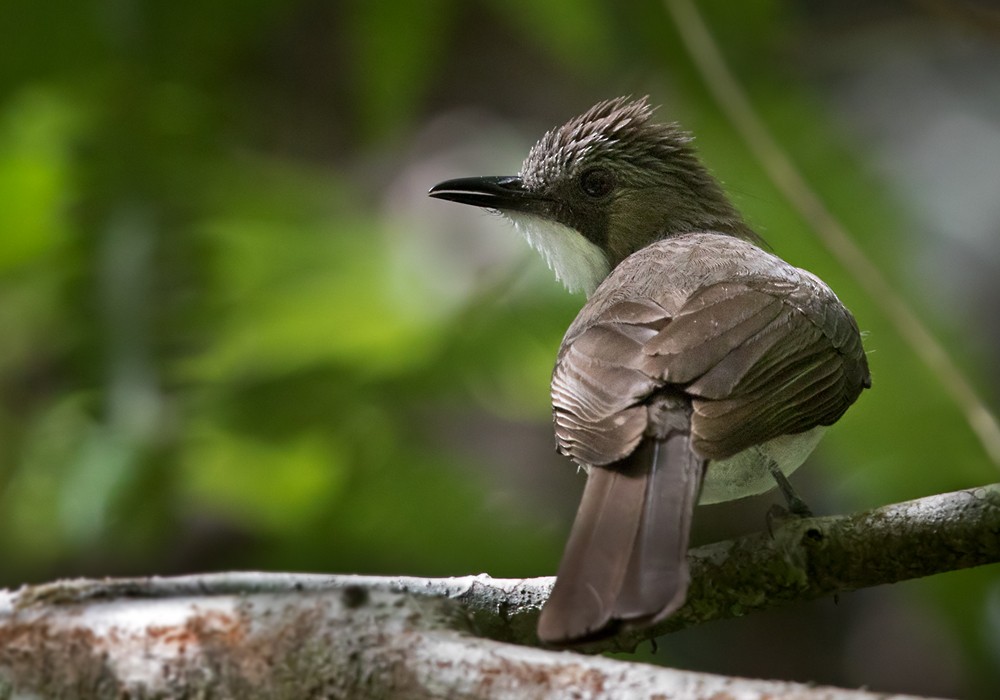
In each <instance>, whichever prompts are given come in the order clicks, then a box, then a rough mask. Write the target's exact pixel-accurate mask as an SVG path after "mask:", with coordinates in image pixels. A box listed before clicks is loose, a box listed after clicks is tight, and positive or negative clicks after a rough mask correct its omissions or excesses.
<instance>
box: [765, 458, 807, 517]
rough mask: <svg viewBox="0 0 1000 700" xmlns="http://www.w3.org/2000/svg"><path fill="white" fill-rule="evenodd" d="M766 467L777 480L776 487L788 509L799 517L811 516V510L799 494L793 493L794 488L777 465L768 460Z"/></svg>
mask: <svg viewBox="0 0 1000 700" xmlns="http://www.w3.org/2000/svg"><path fill="white" fill-rule="evenodd" d="M767 468H768V469H770V470H771V476H773V477H774V480H775V481H776V482H778V489H779V490H780V491H781V495H782V496H784V497H785V503H787V504H788V511H789V512H790V513H791V514H792V515H797V516H798V517H800V518H811V517H812V514H813V513H812V510H810V509H809V506H807V505H806V502H805V501H803V500H802V499H801V498H800V497H799V494H797V493H795V489H793V488H792V485H791V483H790V482H789V481H788V477H786V476H785V474H784V472H782V471H781V469H779V468H778V465H777V464H775V463H774V461H773V460H772V461H769V462H768V465H767Z"/></svg>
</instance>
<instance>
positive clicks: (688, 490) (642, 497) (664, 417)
mask: <svg viewBox="0 0 1000 700" xmlns="http://www.w3.org/2000/svg"><path fill="white" fill-rule="evenodd" d="M430 195H431V196H432V197H437V198H439V199H446V200H451V201H454V202H460V203H463V204H471V205H475V206H480V207H485V208H487V209H490V210H495V211H498V212H500V213H502V214H503V215H505V216H506V217H508V218H509V219H511V220H512V221H513V222H514V224H515V225H516V227H517V228H518V229H519V230H520V231H522V232H523V234H524V236H525V237H526V238H527V240H528V242H529V243H530V244H531V245H532V246H533V247H534V248H536V249H537V250H538V251H539V252H540V253H541V255H542V256H543V257H544V258H545V260H546V262H547V263H548V264H549V266H550V267H551V268H552V269H553V270H554V271H555V274H556V277H558V278H559V279H560V280H562V281H563V282H564V283H565V285H566V287H567V288H569V289H570V290H571V291H573V290H582V291H584V292H586V294H587V296H588V299H587V303H586V304H585V305H584V307H583V309H581V311H580V313H579V315H578V316H577V317H576V320H574V321H573V323H572V325H571V326H570V327H569V329H568V330H567V331H566V335H565V337H564V338H563V341H562V345H561V347H560V348H559V353H558V355H557V360H556V366H555V370H554V372H553V376H552V387H551V395H552V407H553V417H554V424H555V434H556V443H557V447H558V450H559V451H560V452H561V453H562V454H564V455H566V456H568V457H570V458H572V459H573V461H575V462H576V463H577V464H578V465H580V466H581V467H582V468H583V469H584V470H586V472H587V483H586V487H585V488H584V492H583V498H582V500H581V503H580V507H579V510H578V512H577V515H576V520H575V521H574V523H573V529H572V531H571V533H570V536H569V541H568V542H567V544H566V549H565V552H564V554H563V558H562V562H561V563H560V565H559V571H558V574H557V577H556V583H555V586H554V587H553V590H552V593H551V596H550V597H549V599H548V601H547V602H546V603H545V605H544V607H543V609H542V612H541V616H540V618H539V622H538V636H539V638H540V639H541V640H542V641H544V642H547V643H550V644H554V645H569V644H573V643H578V642H582V641H587V640H592V639H595V638H598V637H602V636H605V635H609V634H613V633H614V632H616V631H617V630H619V629H621V628H624V627H629V628H632V627H641V626H646V625H651V624H655V623H657V622H659V621H660V620H663V619H664V618H666V617H667V616H668V615H670V614H671V613H672V612H674V611H675V610H676V609H677V608H678V607H680V605H681V604H682V603H683V602H684V598H685V595H686V592H687V587H688V578H689V575H688V566H687V549H688V539H689V532H690V528H691V520H692V515H693V511H694V507H695V504H696V503H698V502H699V500H700V502H701V503H715V502H719V501H725V500H729V499H734V498H740V497H743V496H749V495H752V494H757V493H763V492H764V491H767V490H769V489H770V488H772V487H774V485H775V482H776V480H777V481H778V482H779V483H781V482H783V481H784V475H786V474H789V473H791V472H792V471H793V470H795V469H796V468H798V467H799V465H801V464H802V462H803V460H805V458H806V457H807V456H808V455H809V453H810V452H812V450H813V448H814V447H815V446H816V443H817V442H818V441H819V439H820V437H821V436H822V434H823V431H824V430H825V428H826V426H829V425H831V424H833V423H834V422H835V421H837V420H838V419H839V418H840V417H841V415H843V413H844V412H845V411H846V410H847V408H848V407H849V406H850V405H851V404H852V403H854V401H855V400H856V399H857V398H858V396H859V394H860V393H861V391H862V390H863V389H865V388H868V387H870V386H871V378H870V375H869V371H868V363H867V361H866V359H865V353H864V349H863V348H862V344H861V335H860V333H859V331H858V326H857V323H856V322H855V320H854V317H853V316H852V315H851V313H850V312H849V311H848V310H847V309H846V308H844V306H843V304H841V303H840V300H838V299H837V297H836V295H835V294H834V293H833V292H832V291H831V290H830V288H829V287H828V286H827V285H826V284H824V283H823V282H822V281H821V280H820V279H819V278H818V277H816V276H815V275H813V274H811V273H809V272H806V271H805V270H802V269H799V268H797V267H794V266H792V265H790V264H789V263H787V262H785V261H784V260H782V259H780V258H778V257H776V256H775V255H772V254H771V253H769V252H767V251H765V250H763V249H762V248H761V245H762V243H761V240H760V239H759V238H758V236H757V235H756V234H755V233H754V232H753V231H752V230H751V229H750V228H749V227H748V226H747V224H746V223H745V222H744V220H743V219H742V217H741V216H740V214H739V213H738V212H737V211H736V209H735V208H734V206H733V205H732V204H731V203H730V201H729V200H728V199H727V197H726V195H725V194H724V193H723V190H722V187H721V186H720V185H719V183H718V181H717V180H716V179H715V178H714V177H713V176H712V175H711V174H710V173H709V172H708V170H707V169H706V168H705V166H704V165H702V163H701V162H700V160H699V159H698V157H697V155H696V153H695V151H694V149H693V147H692V145H691V137H690V136H689V135H688V134H687V133H685V132H684V131H682V130H681V129H680V128H679V127H678V126H677V125H676V124H659V123H656V122H654V121H653V120H652V109H651V108H650V106H649V104H648V102H647V100H646V99H645V98H643V99H640V100H630V99H629V98H619V99H615V100H610V101H606V102H601V103H600V104H597V105H595V106H594V107H592V108H591V109H589V110H588V111H587V112H586V113H584V114H582V115H581V116H579V117H576V118H574V119H572V120H570V121H569V122H568V123H566V124H564V125H563V126H560V127H558V128H556V129H553V130H551V131H549V132H548V133H546V134H545V135H544V136H543V137H542V138H541V140H539V141H538V143H537V144H535V146H534V147H533V148H532V149H531V151H530V152H529V154H528V157H527V159H526V160H525V161H524V165H523V166H522V168H521V172H520V174H519V175H516V176H508V177H476V178H463V179H457V180H449V181H447V182H442V183H441V184H439V185H436V186H435V187H433V188H432V189H431V190H430ZM784 483H787V482H784Z"/></svg>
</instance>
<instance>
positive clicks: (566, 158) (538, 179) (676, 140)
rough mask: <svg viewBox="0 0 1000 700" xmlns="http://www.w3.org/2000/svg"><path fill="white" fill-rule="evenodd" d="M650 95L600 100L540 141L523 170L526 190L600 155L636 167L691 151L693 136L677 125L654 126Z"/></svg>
mask: <svg viewBox="0 0 1000 700" xmlns="http://www.w3.org/2000/svg"><path fill="white" fill-rule="evenodd" d="M652 116H653V108H652V107H650V106H649V101H648V97H641V98H639V99H637V100H633V99H632V98H631V97H618V98H615V99H613V100H606V101H604V102H599V103H597V104H596V105H594V106H593V107H591V108H590V109H588V110H587V111H586V112H584V113H583V114H581V115H580V116H578V117H574V118H573V119H571V120H569V121H568V122H566V123H565V124H563V125H562V126H560V127H557V128H555V129H552V130H550V131H548V132H546V134H545V135H544V136H542V138H541V139H539V140H538V143H536V144H535V145H534V146H533V147H532V148H531V151H530V152H529V153H528V157H527V158H526V159H525V161H524V164H523V165H522V166H521V177H522V178H523V179H524V181H525V184H526V185H527V186H528V187H529V188H534V187H538V186H541V185H542V184H544V183H545V182H550V181H552V180H553V179H555V178H557V177H558V176H560V175H565V174H570V173H572V172H573V171H574V170H575V169H576V168H577V167H578V166H579V165H580V164H581V163H584V162H588V163H590V162H593V161H595V160H598V159H600V157H601V155H602V154H605V153H606V154H607V155H609V156H614V157H616V158H617V159H619V160H620V161H622V160H623V161H630V162H631V163H632V164H634V165H636V166H639V167H649V166H651V165H653V163H654V161H663V160H664V159H666V158H671V157H673V158H676V157H677V156H678V155H679V154H688V153H691V152H692V151H691V148H690V146H689V145H688V144H689V142H690V141H691V136H690V135H689V134H687V133H686V132H684V131H683V130H681V129H680V128H679V127H678V126H677V125H676V124H657V123H655V122H653V121H651V120H652Z"/></svg>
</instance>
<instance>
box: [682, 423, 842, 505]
mask: <svg viewBox="0 0 1000 700" xmlns="http://www.w3.org/2000/svg"><path fill="white" fill-rule="evenodd" d="M824 432H826V427H825V426H822V425H820V426H816V427H815V428H812V429H811V430H807V431H805V432H803V433H795V434H793V435H779V436H778V437H776V438H772V439H771V440H768V441H767V442H764V443H761V444H760V445H753V446H752V447H748V448H747V449H745V450H743V451H742V452H737V453H736V454H734V455H733V456H732V457H727V458H725V459H719V460H712V461H710V462H709V463H708V468H707V470H706V471H705V479H704V482H703V483H702V488H701V498H700V499H699V501H698V503H700V504H701V505H705V504H709V503H721V502H722V501H731V500H734V499H737V498H744V497H746V496H756V495H757V494H761V493H764V492H766V491H770V490H771V489H772V488H774V487H775V481H774V477H773V476H771V470H770V466H769V465H770V463H771V462H774V463H775V464H776V465H778V468H779V469H781V471H782V472H783V473H784V474H786V475H787V474H791V473H792V472H793V471H795V470H796V469H798V468H799V467H800V466H801V465H802V463H803V462H804V461H805V460H806V457H808V456H809V455H810V454H811V453H812V451H813V450H814V449H815V448H816V445H817V444H818V443H819V441H820V438H822V437H823V433H824Z"/></svg>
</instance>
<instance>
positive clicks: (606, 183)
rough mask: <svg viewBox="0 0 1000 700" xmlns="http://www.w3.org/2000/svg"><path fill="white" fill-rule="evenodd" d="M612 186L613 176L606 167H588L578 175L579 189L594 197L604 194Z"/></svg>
mask: <svg viewBox="0 0 1000 700" xmlns="http://www.w3.org/2000/svg"><path fill="white" fill-rule="evenodd" d="M614 186H615V178H614V176H613V175H612V174H611V171H610V170H608V169H607V168H589V169H587V170H584V171H583V174H581V175H580V189H582V190H583V191H584V192H585V193H586V194H587V196H588V197H593V198H594V199H599V198H601V197H604V196H606V195H607V194H608V193H609V192H611V190H612V189H614Z"/></svg>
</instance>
